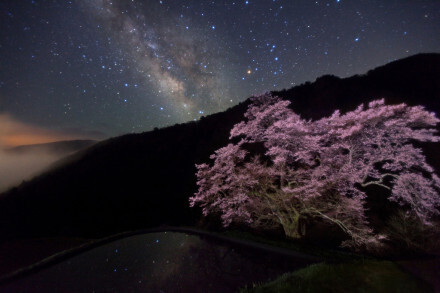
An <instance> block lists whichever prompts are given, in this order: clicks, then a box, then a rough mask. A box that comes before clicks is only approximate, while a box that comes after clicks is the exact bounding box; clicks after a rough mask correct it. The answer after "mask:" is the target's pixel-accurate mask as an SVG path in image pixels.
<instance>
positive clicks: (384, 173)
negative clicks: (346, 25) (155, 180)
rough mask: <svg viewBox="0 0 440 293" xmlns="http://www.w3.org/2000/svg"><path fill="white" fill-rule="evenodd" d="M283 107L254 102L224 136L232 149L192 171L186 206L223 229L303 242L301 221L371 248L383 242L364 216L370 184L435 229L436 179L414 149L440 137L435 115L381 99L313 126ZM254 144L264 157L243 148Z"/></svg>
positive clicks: (277, 102)
mask: <svg viewBox="0 0 440 293" xmlns="http://www.w3.org/2000/svg"><path fill="white" fill-rule="evenodd" d="M289 104H290V102H289V101H285V100H282V99H280V98H278V97H273V96H271V95H270V94H264V95H262V96H259V97H254V98H253V101H252V104H251V105H250V106H249V108H248V111H247V112H246V114H245V118H246V119H245V121H242V122H240V123H238V124H236V125H235V126H234V128H233V129H232V130H231V136H230V139H231V143H230V144H228V145H227V146H225V147H223V148H220V149H219V150H217V151H216V152H215V153H214V154H213V155H211V157H210V158H211V159H212V160H213V162H212V164H201V165H197V168H198V172H197V179H198V182H197V184H198V187H199V188H198V191H197V193H196V194H195V195H194V196H193V197H191V198H190V205H191V206H194V205H199V206H201V207H202V209H203V213H204V214H205V215H207V214H209V213H219V214H221V218H222V221H223V224H224V225H225V226H228V225H230V224H231V223H232V222H244V223H247V224H249V225H251V226H253V227H265V228H271V227H277V226H279V225H281V226H282V227H283V229H284V232H285V234H286V236H288V237H291V238H301V237H303V236H304V235H305V234H306V228H307V223H308V222H313V221H315V220H317V219H320V220H324V221H327V222H329V223H331V224H334V225H336V226H337V227H339V228H340V229H342V231H344V233H346V234H347V236H348V240H347V241H344V242H343V243H342V245H343V246H349V247H355V248H359V247H373V246H375V245H377V244H379V243H380V242H381V240H382V239H384V238H386V235H383V234H379V233H377V232H376V231H374V229H372V227H370V225H369V223H368V221H367V217H366V213H365V212H366V207H365V198H366V196H367V194H366V191H365V190H366V188H367V187H368V186H372V185H375V186H378V187H380V188H382V189H383V190H384V191H388V193H384V194H388V198H387V200H389V201H391V202H395V203H397V204H398V206H399V207H400V209H401V210H402V211H404V212H405V213H406V215H407V216H408V217H415V218H416V219H418V220H419V221H420V223H422V224H423V225H431V224H432V218H433V217H435V216H437V215H439V209H438V207H439V206H440V196H439V193H440V179H439V177H438V176H437V175H436V174H435V173H434V170H433V168H432V167H431V166H430V165H429V164H428V163H427V162H426V158H425V156H424V155H423V153H422V150H421V149H420V148H417V147H415V146H414V145H413V143H412V142H413V141H422V142H426V141H430V142H438V141H439V140H440V139H439V137H438V136H436V135H435V130H434V129H433V127H434V126H435V125H436V124H437V123H438V122H439V121H440V120H439V119H438V118H436V117H435V114H434V113H430V112H427V111H426V110H425V109H424V108H423V107H422V106H415V107H410V106H407V105H405V104H399V105H385V102H384V100H383V99H382V100H375V101H372V102H370V103H369V104H368V105H367V107H365V106H364V105H360V106H359V107H358V108H357V109H356V110H354V111H351V112H347V113H345V114H341V113H340V112H339V111H335V112H334V113H333V114H332V115H331V116H330V117H325V118H322V119H319V120H316V121H312V120H305V119H302V118H301V117H300V116H299V115H298V114H296V113H295V112H294V111H292V110H291V109H290V108H289ZM253 144H262V145H263V146H264V151H263V152H259V153H258V152H257V153H255V152H252V151H250V150H249V146H250V145H253ZM384 196H385V195H384Z"/></svg>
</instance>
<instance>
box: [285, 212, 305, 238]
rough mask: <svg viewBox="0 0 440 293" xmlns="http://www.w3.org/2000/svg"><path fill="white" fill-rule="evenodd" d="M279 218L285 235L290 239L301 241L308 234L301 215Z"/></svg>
mask: <svg viewBox="0 0 440 293" xmlns="http://www.w3.org/2000/svg"><path fill="white" fill-rule="evenodd" d="M279 218H280V223H281V225H282V226H283V230H284V234H285V235H286V236H287V237H288V238H292V239H300V238H302V237H303V236H304V235H305V234H306V225H305V222H303V221H300V216H299V215H292V214H290V215H282V216H280V217H279Z"/></svg>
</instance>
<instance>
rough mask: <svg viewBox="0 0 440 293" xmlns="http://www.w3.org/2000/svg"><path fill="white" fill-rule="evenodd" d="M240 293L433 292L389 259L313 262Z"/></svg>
mask: <svg viewBox="0 0 440 293" xmlns="http://www.w3.org/2000/svg"><path fill="white" fill-rule="evenodd" d="M240 292H241V293H251V292H252V293H265V292H280V293H282V292H311V293H312V292H319V293H321V292H384V293H389V292H414V293H416V292H433V289H432V288H430V287H429V285H427V284H425V283H422V282H420V281H418V280H416V279H415V278H414V277H413V276H411V275H409V274H407V273H405V272H403V271H402V270H401V269H399V267H398V266H397V265H396V264H394V263H392V262H390V261H378V260H364V261H360V260H356V261H353V262H349V263H340V264H326V263H320V264H313V265H310V266H308V267H306V268H304V269H300V270H297V271H295V272H292V273H288V274H285V275H283V276H281V277H279V278H278V279H276V280H274V281H272V282H269V283H265V284H256V285H254V287H253V288H244V289H242V290H241V291H240Z"/></svg>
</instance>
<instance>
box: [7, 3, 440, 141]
mask: <svg viewBox="0 0 440 293" xmlns="http://www.w3.org/2000/svg"><path fill="white" fill-rule="evenodd" d="M439 36H440V1H438V0H432V1H429V0H426V1H423V0H418V1H416V0H402V1H383V0H356V1H355V0H319V1H312V0H298V1H297V0H295V1H293V0H248V1H246V0H238V1H229V0H221V1H220V0H213V1H200V0H197V1H196V0H187V1H186V0H185V1H184V0H180V1H178V0H72V1H66V0H64V1H61V0H23V1H15V0H2V1H0V145H9V146H12V145H19V144H29V143H40V142H47V141H55V140H61V139H78V138H89V139H104V138H107V137H111V136H117V135H121V134H125V133H131V132H142V131H148V130H151V129H153V128H154V127H159V128H160V127H164V126H167V125H173V124H175V123H182V122H186V121H190V120H197V119H199V118H200V117H201V116H206V115H209V114H211V113H214V112H218V111H223V110H225V109H227V108H229V107H231V106H233V105H235V104H237V103H239V102H240V101H243V100H245V99H246V98H248V97H249V96H251V95H253V94H260V93H263V92H266V91H270V90H281V89H284V88H286V89H287V88H290V87H292V86H295V85H298V84H301V83H303V82H306V81H314V80H315V79H316V78H317V77H319V76H322V75H324V74H334V75H337V76H339V77H347V76H351V75H354V74H362V73H366V72H367V71H368V70H370V69H372V68H374V67H377V66H380V65H383V64H385V63H387V62H390V61H393V60H396V59H399V58H403V57H406V56H410V55H413V54H417V53H421V52H440V37H439Z"/></svg>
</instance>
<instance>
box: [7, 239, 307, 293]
mask: <svg viewBox="0 0 440 293" xmlns="http://www.w3.org/2000/svg"><path fill="white" fill-rule="evenodd" d="M308 263H310V261H307V260H305V259H298V258H293V257H288V256H285V255H281V254H277V253H273V252H267V251H265V250H262V249H258V248H254V247H247V246H244V245H238V244H233V243H228V242H227V241H221V240H218V239H215V238H211V237H207V236H197V235H189V234H185V233H180V232H161V233H148V234H142V235H136V236H131V237H128V238H124V239H121V240H117V241H114V242H111V243H108V244H105V245H103V246H100V247H97V248H94V249H91V250H88V251H86V252H83V253H81V254H79V255H77V256H74V257H72V258H69V259H67V260H65V261H64V262H61V263H58V264H55V265H53V266H51V267H49V268H47V269H44V270H41V271H39V272H37V273H34V274H33V275H30V276H27V277H25V278H22V279H20V280H16V281H14V282H13V283H9V284H7V285H5V286H3V287H2V288H0V291H1V292H236V291H237V290H238V289H239V288H241V287H243V286H245V285H248V286H252V284H253V283H259V282H265V281H268V280H270V279H274V278H275V277H277V276H279V275H281V274H283V273H284V272H287V271H292V270H295V269H297V268H299V267H303V266H305V265H307V264H308Z"/></svg>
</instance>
